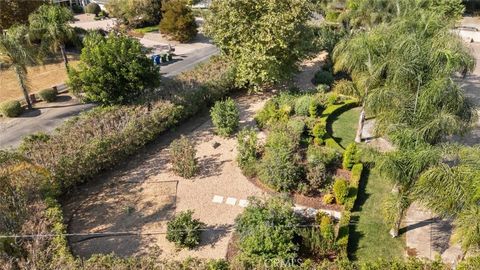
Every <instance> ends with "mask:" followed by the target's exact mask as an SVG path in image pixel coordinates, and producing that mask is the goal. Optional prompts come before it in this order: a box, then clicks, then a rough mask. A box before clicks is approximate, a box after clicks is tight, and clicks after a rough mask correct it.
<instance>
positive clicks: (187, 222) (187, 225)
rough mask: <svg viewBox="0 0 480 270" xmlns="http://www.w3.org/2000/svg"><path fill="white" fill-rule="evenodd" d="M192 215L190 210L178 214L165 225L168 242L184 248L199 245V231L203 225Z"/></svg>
mask: <svg viewBox="0 0 480 270" xmlns="http://www.w3.org/2000/svg"><path fill="white" fill-rule="evenodd" d="M192 215H193V211H191V210H188V211H185V212H180V213H178V214H177V215H176V216H175V218H173V219H172V220H170V221H169V222H168V223H167V240H168V241H170V242H173V243H175V245H177V246H179V247H186V248H194V247H196V246H197V245H198V244H199V243H200V229H201V228H202V226H203V225H204V224H203V223H202V222H200V221H199V220H198V219H194V218H193V217H192Z"/></svg>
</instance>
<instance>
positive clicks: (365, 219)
mask: <svg viewBox="0 0 480 270" xmlns="http://www.w3.org/2000/svg"><path fill="white" fill-rule="evenodd" d="M360 183H361V184H360V187H359V192H358V197H357V203H356V206H355V207H354V209H353V211H352V218H351V222H352V223H353V225H352V226H351V227H350V240H349V246H348V253H349V255H350V257H351V259H352V260H355V261H359V262H367V261H373V260H377V259H379V258H381V259H388V260H391V259H392V258H402V257H403V254H404V249H405V241H404V239H403V237H400V238H392V237H391V236H390V234H389V233H388V231H389V229H390V228H388V227H387V226H386V225H385V223H384V222H383V215H382V205H383V201H384V198H385V196H387V195H388V193H389V192H390V191H391V185H390V183H389V182H388V181H387V180H386V179H383V178H382V177H381V176H380V175H379V174H378V172H377V171H376V170H375V169H373V170H371V169H369V168H365V171H364V174H363V177H362V181H361V182H360Z"/></svg>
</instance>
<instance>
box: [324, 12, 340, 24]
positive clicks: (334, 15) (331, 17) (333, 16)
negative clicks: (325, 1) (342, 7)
mask: <svg viewBox="0 0 480 270" xmlns="http://www.w3.org/2000/svg"><path fill="white" fill-rule="evenodd" d="M339 15H340V13H339V12H338V11H327V14H326V15H325V20H327V21H329V22H337V20H338V16H339Z"/></svg>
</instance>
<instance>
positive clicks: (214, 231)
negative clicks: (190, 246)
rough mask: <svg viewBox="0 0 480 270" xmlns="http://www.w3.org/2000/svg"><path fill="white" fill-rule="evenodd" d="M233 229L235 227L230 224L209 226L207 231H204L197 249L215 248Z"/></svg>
mask: <svg viewBox="0 0 480 270" xmlns="http://www.w3.org/2000/svg"><path fill="white" fill-rule="evenodd" d="M232 228H233V225H228V224H220V225H211V226H207V227H206V228H205V231H203V232H202V234H201V235H200V245H199V246H198V247H197V249H198V248H201V247H204V246H211V247H215V244H216V243H217V242H218V241H219V240H220V239H222V238H223V237H225V236H226V235H228V234H229V233H230V230H231V229H232Z"/></svg>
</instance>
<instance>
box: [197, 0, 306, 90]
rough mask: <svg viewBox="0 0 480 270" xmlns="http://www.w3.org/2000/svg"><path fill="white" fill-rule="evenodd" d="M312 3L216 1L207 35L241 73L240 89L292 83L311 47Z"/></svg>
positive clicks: (210, 15) (297, 0)
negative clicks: (300, 63) (297, 69)
mask: <svg viewBox="0 0 480 270" xmlns="http://www.w3.org/2000/svg"><path fill="white" fill-rule="evenodd" d="M309 7H310V4H309V1H307V0H264V1H257V0H238V1H229V0H217V1H213V2H212V5H211V6H210V12H209V15H208V16H207V19H206V25H205V29H206V33H207V34H208V35H209V36H211V37H212V38H213V41H214V42H215V44H217V45H218V46H219V47H220V49H221V50H222V52H223V53H225V54H227V55H229V56H231V58H232V59H233V61H234V62H235V67H236V68H237V83H238V84H239V85H253V86H258V85H262V84H266V83H274V82H278V81H281V80H282V79H285V78H288V77H289V76H290V75H291V74H292V72H293V71H294V70H295V69H296V63H297V61H298V60H299V59H300V58H301V57H302V56H303V55H304V54H305V48H306V47H307V46H308V45H309V44H310V36H311V31H309V28H308V27H307V20H308V19H309V18H310V14H311V12H310V9H309Z"/></svg>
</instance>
